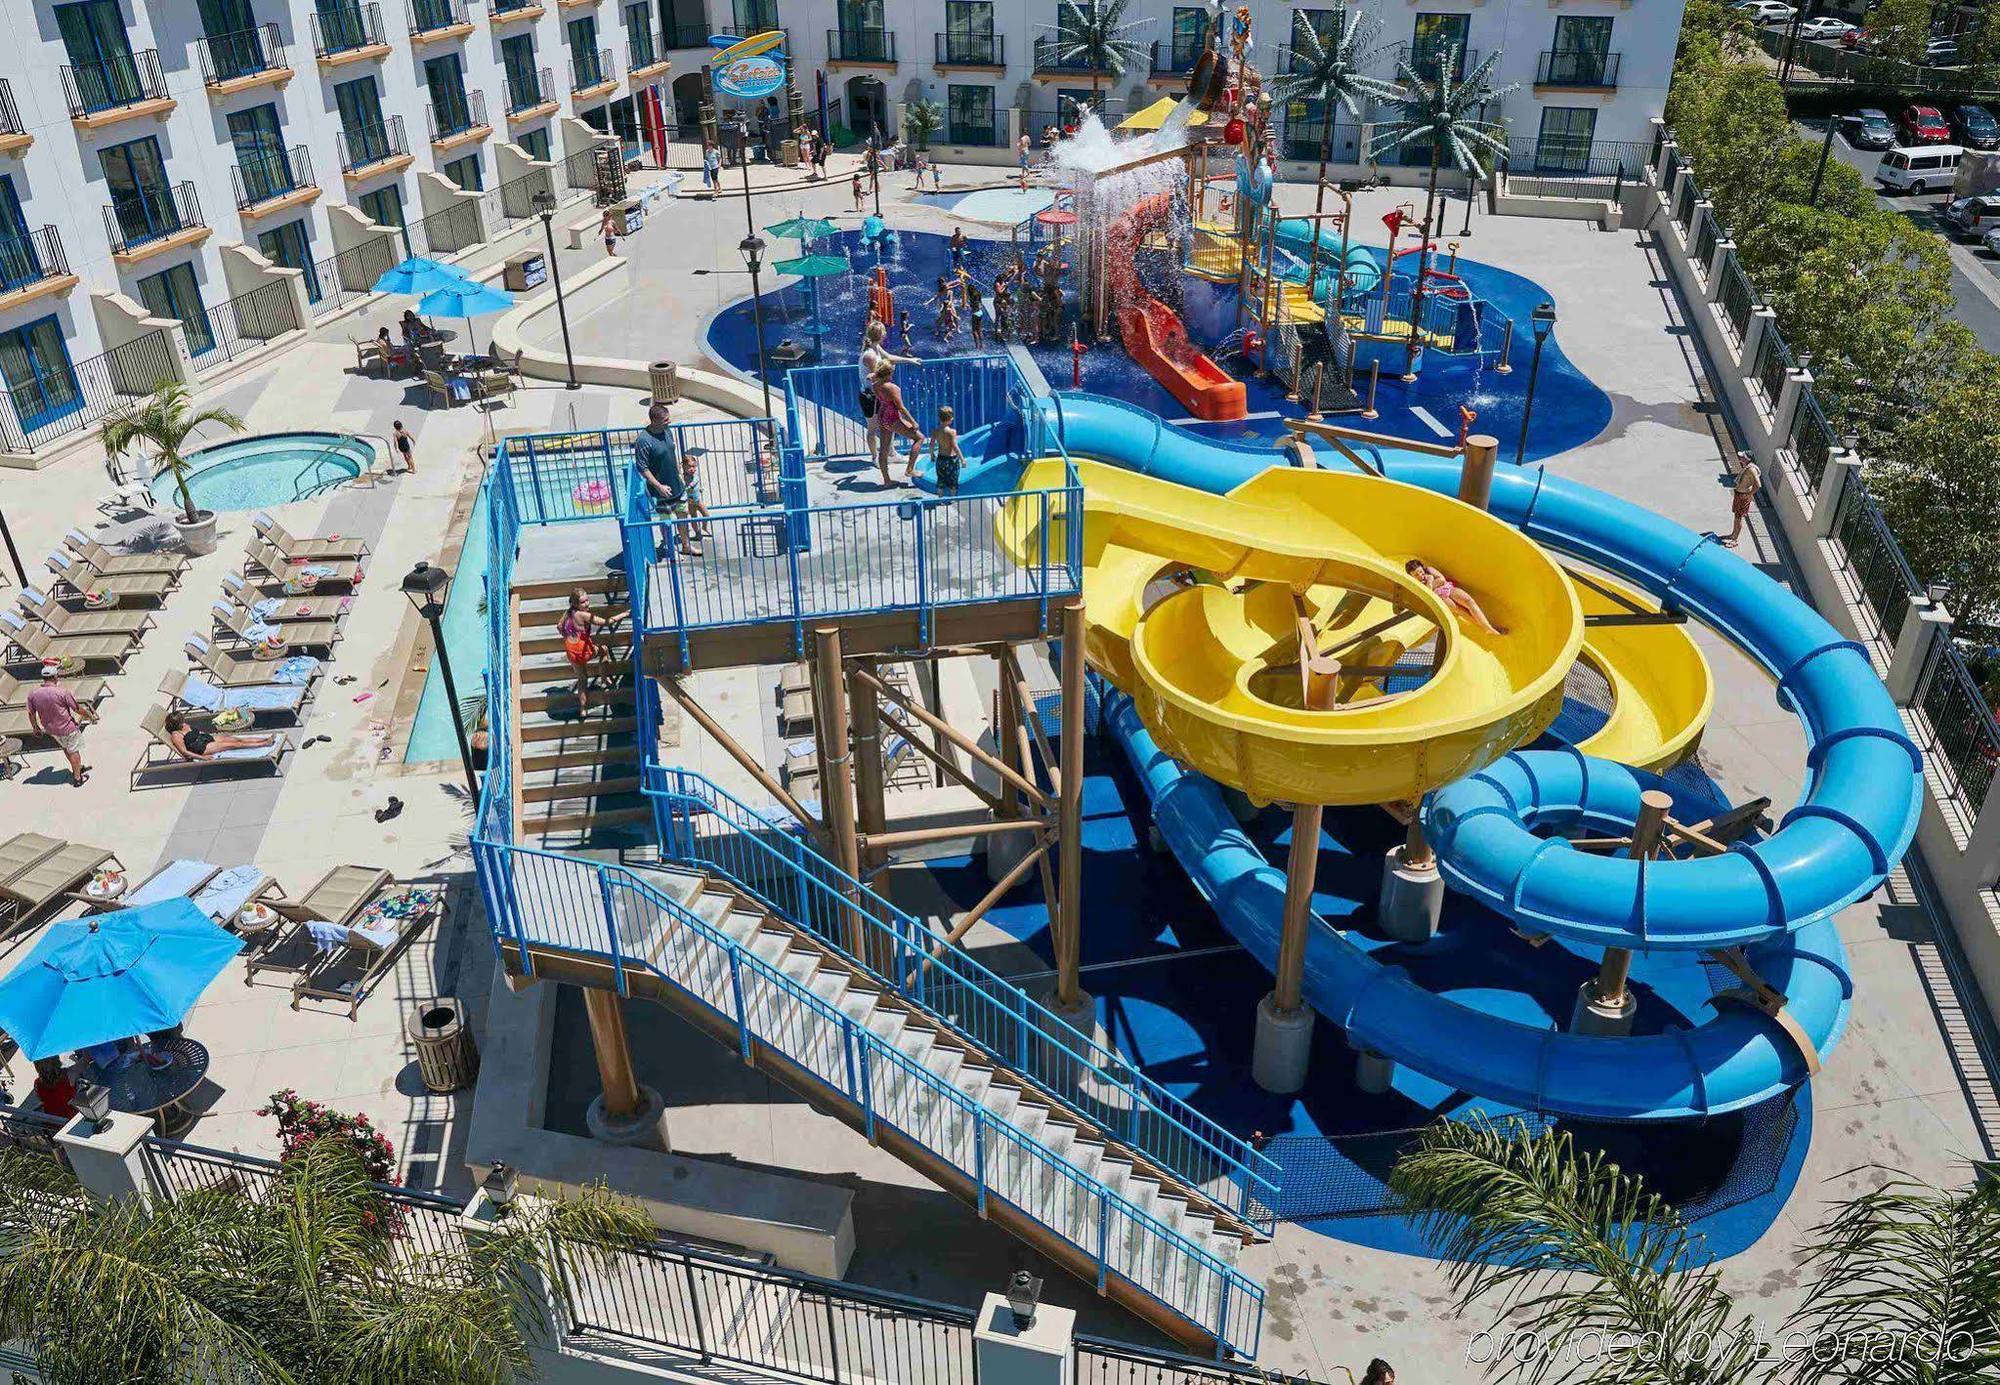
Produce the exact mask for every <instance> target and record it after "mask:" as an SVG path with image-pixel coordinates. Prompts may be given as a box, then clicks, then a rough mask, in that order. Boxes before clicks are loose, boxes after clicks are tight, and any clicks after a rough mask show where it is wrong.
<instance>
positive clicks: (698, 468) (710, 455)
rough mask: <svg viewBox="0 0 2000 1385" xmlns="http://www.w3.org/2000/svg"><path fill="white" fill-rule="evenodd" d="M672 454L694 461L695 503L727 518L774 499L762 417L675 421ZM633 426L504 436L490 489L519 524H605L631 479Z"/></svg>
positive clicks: (770, 458) (775, 486)
mask: <svg viewBox="0 0 2000 1385" xmlns="http://www.w3.org/2000/svg"><path fill="white" fill-rule="evenodd" d="M669 432H670V433H671V435H672V437H673V440H674V445H675V449H676V450H677V452H678V453H679V454H680V455H681V456H682V457H689V456H692V457H693V458H694V459H695V474H696V478H697V480H698V481H699V482H700V484H701V498H702V503H703V504H704V505H706V506H707V507H708V509H709V510H710V511H711V512H715V513H718V514H727V513H729V512H731V511H735V510H743V509H756V508H758V507H762V506H770V505H774V504H776V503H777V501H778V478H777V474H776V463H775V460H774V458H773V456H772V453H771V449H770V446H769V441H768V440H769V438H770V436H771V421H770V420H769V419H761V418H758V419H725V420H721V421H713V422H700V423H677V424H674V425H673V426H672V428H670V429H669ZM638 433H639V430H638V429H636V428H628V429H620V430H616V431H612V430H605V431H599V432H585V433H533V434H522V435H519V436H515V437H510V438H508V439H507V440H506V441H505V442H504V443H502V444H501V450H500V454H499V456H498V458H497V459H496V461H495V463H494V473H493V474H494V477H495V479H496V484H497V485H499V486H500V487H501V488H503V489H504V490H505V491H506V492H507V503H508V505H509V507H510V508H511V510H512V512H513V513H515V514H516V515H518V516H520V522H521V523H523V524H561V523H565V522H567V521H570V520H593V519H609V518H613V517H616V516H617V515H618V514H619V511H620V507H621V506H622V505H623V504H624V502H625V498H626V496H627V495H628V494H629V493H630V488H631V486H632V484H633V481H634V471H633V465H632V443H633V440H634V439H635V438H636V437H637V436H638Z"/></svg>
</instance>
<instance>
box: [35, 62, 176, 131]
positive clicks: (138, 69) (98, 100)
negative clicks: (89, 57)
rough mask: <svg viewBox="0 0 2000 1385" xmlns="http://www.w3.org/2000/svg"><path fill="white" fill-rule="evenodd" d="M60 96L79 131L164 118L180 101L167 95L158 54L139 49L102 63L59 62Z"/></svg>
mask: <svg viewBox="0 0 2000 1385" xmlns="http://www.w3.org/2000/svg"><path fill="white" fill-rule="evenodd" d="M62 84H63V99H64V100H65V101H67V102H68V103H69V118H70V121H71V123H72V124H74V125H75V126H76V128H77V129H79V130H101V129H103V128H104V127H105V126H107V125H116V124H117V123H118V122H119V121H121V120H135V119H139V118H141V117H145V116H151V117H152V118H153V119H155V120H165V119H166V118H167V116H168V115H170V114H171V113H172V112H173V109H174V107H175V106H177V105H179V104H180V103H179V102H178V101H176V100H174V99H173V97H171V96H169V95H167V83H166V79H165V78H164V77H162V76H161V75H160V53H159V50H158V49H156V48H145V49H141V50H140V51H139V52H137V53H129V54H126V55H124V56H122V57H116V58H110V59H107V60H105V61H103V62H95V63H81V64H78V65H76V66H74V67H72V66H71V65H69V64H68V63H65V64H63V70H62Z"/></svg>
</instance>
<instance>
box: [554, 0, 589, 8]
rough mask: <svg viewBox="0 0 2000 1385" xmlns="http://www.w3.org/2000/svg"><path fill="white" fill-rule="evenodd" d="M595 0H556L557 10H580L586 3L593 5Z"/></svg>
mask: <svg viewBox="0 0 2000 1385" xmlns="http://www.w3.org/2000/svg"><path fill="white" fill-rule="evenodd" d="M596 3H597V0H556V8H557V9H559V10H580V9H582V8H583V7H584V6H586V5H595V4H596Z"/></svg>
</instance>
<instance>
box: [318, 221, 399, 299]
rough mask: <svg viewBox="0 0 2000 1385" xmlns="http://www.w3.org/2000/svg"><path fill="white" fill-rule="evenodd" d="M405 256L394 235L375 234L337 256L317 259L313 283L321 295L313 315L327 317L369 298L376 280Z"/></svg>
mask: <svg viewBox="0 0 2000 1385" xmlns="http://www.w3.org/2000/svg"><path fill="white" fill-rule="evenodd" d="M401 257H402V250H401V247H400V246H398V245H397V243H396V238H395V237H394V236H375V237H372V238H370V239H368V240H366V241H363V242H362V243H361V244H360V245H356V246H352V247H350V248H348V249H346V250H343V251H341V252H340V253H339V254H337V255H329V256H327V257H326V258H325V259H323V260H315V261H314V262H313V284H314V286H315V287H316V288H317V289H318V290H319V297H318V298H317V299H315V300H314V301H313V305H312V310H313V316H314V317H323V316H325V315H326V314H327V313H330V312H332V311H334V310H335V309H336V308H340V307H344V306H345V305H347V304H349V303H352V302H353V301H354V300H355V299H357V298H366V297H367V296H368V295H369V294H371V293H373V292H374V291H375V281H376V280H377V279H380V278H381V277H382V276H383V275H384V274H386V273H388V272H389V270H390V269H392V268H393V267H394V266H395V264H396V261H397V260H398V259H400V258H401Z"/></svg>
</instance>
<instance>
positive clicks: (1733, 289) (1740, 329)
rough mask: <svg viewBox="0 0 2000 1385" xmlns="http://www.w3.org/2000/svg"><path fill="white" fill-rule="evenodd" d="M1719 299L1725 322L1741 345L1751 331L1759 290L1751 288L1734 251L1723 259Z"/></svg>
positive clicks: (1747, 276) (1748, 277) (1741, 263)
mask: <svg viewBox="0 0 2000 1385" xmlns="http://www.w3.org/2000/svg"><path fill="white" fill-rule="evenodd" d="M1717 299H1718V301H1720V302H1721V304H1722V316H1723V320H1724V321H1726V322H1727V323H1728V324H1729V330H1730V331H1732V332H1734V333H1735V334H1736V341H1737V344H1738V345H1741V344H1742V341H1743V337H1744V334H1745V333H1747V332H1748V331H1749V330H1750V313H1751V311H1752V310H1753V309H1754V308H1755V307H1756V306H1757V290H1756V289H1754V288H1752V287H1751V286H1750V276H1749V275H1748V274H1745V273H1744V272H1743V261H1741V260H1739V259H1737V258H1736V252H1735V251H1734V250H1731V251H1730V252H1729V253H1728V254H1727V255H1725V256H1724V257H1723V261H1722V289H1721V292H1720V293H1719V294H1717Z"/></svg>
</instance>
